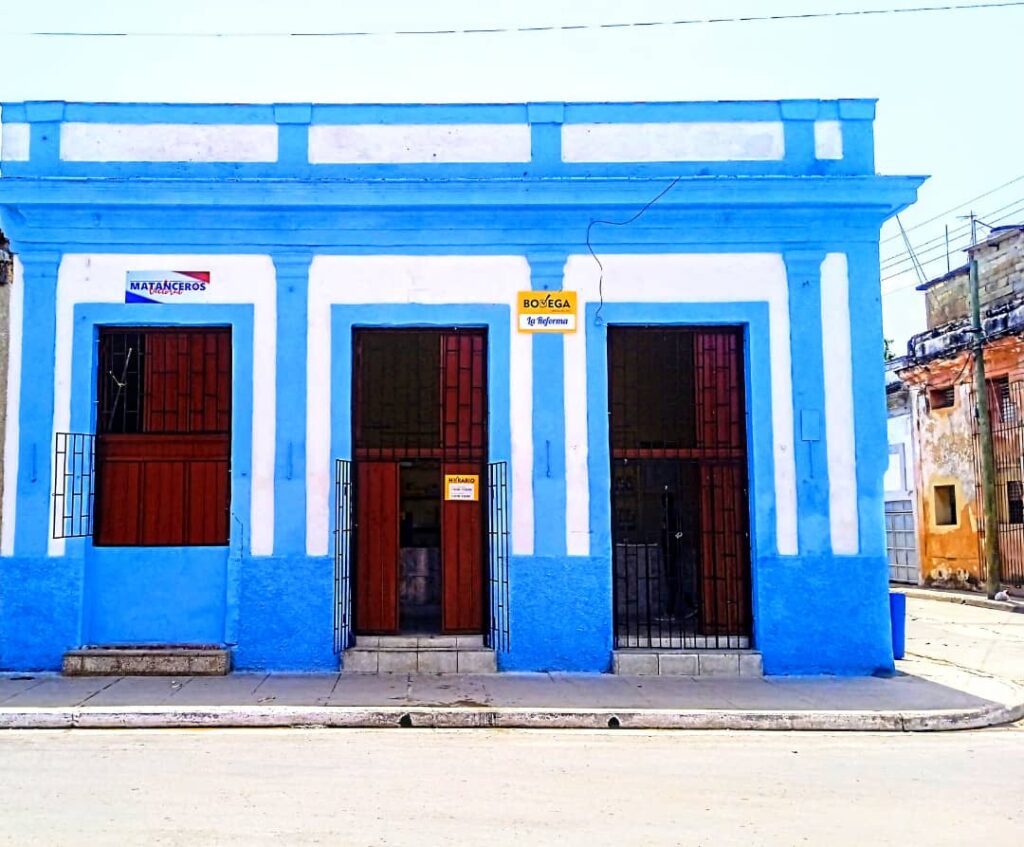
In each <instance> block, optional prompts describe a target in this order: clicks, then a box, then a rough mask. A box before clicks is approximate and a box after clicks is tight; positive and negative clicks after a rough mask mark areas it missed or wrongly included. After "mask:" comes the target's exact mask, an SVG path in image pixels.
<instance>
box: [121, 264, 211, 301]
mask: <svg viewBox="0 0 1024 847" xmlns="http://www.w3.org/2000/svg"><path fill="white" fill-rule="evenodd" d="M209 290H210V272H209V271H128V277H127V279H125V284H124V302H125V303H207V302H209V299H208V296H207V292H208V291H209Z"/></svg>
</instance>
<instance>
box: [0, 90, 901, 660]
mask: <svg viewBox="0 0 1024 847" xmlns="http://www.w3.org/2000/svg"><path fill="white" fill-rule="evenodd" d="M873 117H874V104H873V102H870V101H861V100H855V101H803V100H801V101H782V102H750V103H651V104H643V103H634V104H597V103H595V104H588V103H567V104H562V103H537V104H523V105H476V106H468V105H467V106H436V105H435V106H431V105H409V106H356V105H351V106H332V105H308V104H307V105H302V104H283V105H249V106H245V105H232V106H227V105H225V106H215V105H202V106H200V105H193V106H190V105H160V104H117V105H111V104H82V103H61V102H47V103H9V104H5V105H4V107H3V121H4V124H3V138H4V146H3V178H2V179H0V220H2V224H3V226H4V228H5V230H6V231H7V232H8V235H9V236H10V238H11V245H12V249H13V251H14V254H15V256H16V262H15V285H14V287H13V289H12V292H13V294H14V297H13V299H12V308H11V318H10V327H11V338H12V345H11V351H12V356H11V362H10V367H9V381H8V398H9V408H10V413H9V420H10V423H11V425H10V426H9V427H8V431H7V437H6V447H5V456H6V467H7V474H6V476H5V485H4V494H3V515H4V522H3V534H2V539H0V592H2V598H0V599H2V603H0V609H2V618H0V667H3V668H14V669H27V668H56V667H59V666H60V664H61V660H62V656H63V655H64V654H65V653H67V651H69V650H73V649H75V648H80V647H90V646H93V647H95V646H104V645H105V646H113V647H117V646H118V645H122V646H123V645H132V644H134V645H154V646H155V645H179V646H185V647H187V646H196V645H214V646H216V647H218V648H221V649H223V650H226V651H229V652H230V655H231V659H232V661H233V664H234V666H235V667H236V668H240V669H260V668H262V669H273V670H325V669H332V668H337V667H338V666H339V662H340V663H341V664H342V665H343V666H345V667H346V668H347V669H353V668H358V669H362V670H367V669H368V670H374V669H376V670H381V671H384V670H410V669H418V670H433V671H439V670H440V671H444V670H448V671H451V670H473V669H483V668H484V667H485V666H489V667H492V668H493V667H494V666H496V667H497V668H498V669H503V670H571V671H608V670H612V669H619V670H631V671H633V672H636V671H638V670H643V671H645V672H655V673H657V672H677V673H695V672H700V671H701V670H713V671H717V672H732V673H739V672H741V671H743V672H746V671H754V672H756V671H759V670H760V668H761V667H762V662H763V669H764V671H765V672H767V673H815V672H830V673H846V674H856V673H871V672H875V671H878V670H885V669H891V668H892V649H891V641H890V632H889V617H888V603H887V565H886V554H885V533H884V524H883V490H882V488H883V475H884V472H885V469H886V432H885V426H886V425H885V411H884V410H885V406H884V402H885V388H884V380H883V368H882V361H881V356H880V351H881V349H882V333H881V306H880V293H879V280H878V273H879V264H878V234H879V228H880V226H881V224H882V222H883V220H884V219H885V218H886V217H888V216H889V215H891V214H893V213H895V212H896V211H898V210H899V209H901V208H903V207H905V206H906V205H907V204H909V203H911V202H913V200H914V198H915V193H916V188H917V186H918V185H919V183H920V181H921V180H920V179H919V178H912V177H882V176H878V175H877V174H876V173H875V168H874V157H873V133H872V122H873ZM851 574H856V578H850V575H851ZM839 575H842V578H841V579H839V578H837V577H838V576H839ZM396 639H397V640H396ZM408 642H411V643H412V644H414V645H416V647H417V648H421V647H422V648H424V649H425V650H429V652H427V653H424V652H423V651H421V652H420V653H419V654H415V653H414V654H412V655H411V656H410V655H407V654H401V648H402V645H403V644H407V643H408ZM449 648H450V650H449ZM451 651H454V654H455V655H452V652H451ZM463 653H466V656H465V657H464V656H463ZM400 654H401V655H400ZM409 662H412V665H411V666H410V665H409Z"/></svg>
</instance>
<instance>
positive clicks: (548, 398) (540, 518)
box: [527, 253, 579, 556]
mask: <svg viewBox="0 0 1024 847" xmlns="http://www.w3.org/2000/svg"><path fill="white" fill-rule="evenodd" d="M527 260H528V261H529V263H530V279H531V285H532V286H533V288H534V290H536V291H559V290H561V288H562V273H563V269H564V267H565V262H566V254H565V253H531V254H529V255H527ZM577 331H579V330H577ZM564 385H565V350H564V344H563V337H562V335H561V333H543V332H540V333H537V334H536V335H535V336H534V338H533V502H534V514H535V515H536V520H535V523H534V554H535V555H537V556H564V555H565V404H564V399H563V398H564Z"/></svg>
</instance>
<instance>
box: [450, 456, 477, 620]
mask: <svg viewBox="0 0 1024 847" xmlns="http://www.w3.org/2000/svg"><path fill="white" fill-rule="evenodd" d="M444 474H445V476H449V475H451V476H454V475H459V476H475V477H476V495H477V499H476V500H472V501H471V500H447V499H446V500H445V501H444V502H443V504H442V506H441V584H442V591H443V604H442V609H441V614H442V617H441V620H442V625H443V631H444V632H446V633H458V632H480V631H481V627H482V626H483V593H484V583H483V580H484V555H483V553H484V551H483V538H484V531H483V509H482V506H481V503H482V501H481V499H480V497H481V486H482V485H483V479H484V477H483V474H482V473H481V469H480V466H479V465H476V464H472V463H467V462H446V463H445V465H444Z"/></svg>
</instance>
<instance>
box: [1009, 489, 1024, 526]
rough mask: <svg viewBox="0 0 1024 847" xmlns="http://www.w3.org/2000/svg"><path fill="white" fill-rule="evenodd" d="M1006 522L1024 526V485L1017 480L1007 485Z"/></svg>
mask: <svg viewBox="0 0 1024 847" xmlns="http://www.w3.org/2000/svg"><path fill="white" fill-rule="evenodd" d="M1006 522H1007V523H1009V524H1024V484H1022V483H1021V481H1020V480H1017V479H1011V480H1010V481H1009V482H1007V483H1006Z"/></svg>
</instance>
